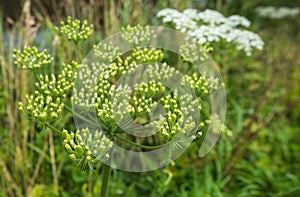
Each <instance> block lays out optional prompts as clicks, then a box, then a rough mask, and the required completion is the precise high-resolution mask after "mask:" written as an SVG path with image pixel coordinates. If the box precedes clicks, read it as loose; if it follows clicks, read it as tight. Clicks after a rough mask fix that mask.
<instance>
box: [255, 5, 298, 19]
mask: <svg viewBox="0 0 300 197" xmlns="http://www.w3.org/2000/svg"><path fill="white" fill-rule="evenodd" d="M255 12H256V13H257V14H258V16H260V17H262V18H270V19H282V18H287V17H296V16H297V15H299V14H300V8H290V7H278V8H276V7H273V6H265V7H264V6H260V7H257V8H256V9H255Z"/></svg>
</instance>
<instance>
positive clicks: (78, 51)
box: [75, 42, 83, 62]
mask: <svg viewBox="0 0 300 197" xmlns="http://www.w3.org/2000/svg"><path fill="white" fill-rule="evenodd" d="M75 46H76V52H77V54H78V56H79V62H82V60H83V59H82V55H81V52H80V51H81V50H80V46H79V42H76V43H75Z"/></svg>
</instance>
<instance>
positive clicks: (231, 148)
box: [0, 0, 300, 197]
mask: <svg viewBox="0 0 300 197" xmlns="http://www.w3.org/2000/svg"><path fill="white" fill-rule="evenodd" d="M298 3H299V2H298ZM262 5H274V6H296V5H299V4H297V2H296V1H285V0H282V1H276V2H274V1H271V0H267V1H266V0H264V1H262V0H253V1H247V0H231V1H222V0H215V1H192V0H187V1H181V0H175V1H170V0H159V1H154V0H145V1H139V0H118V1H108V0H107V1H96V0H94V1H93V0H90V1H75V0H63V1H40V0H32V1H30V0H25V1H23V2H20V5H15V6H16V9H18V7H19V8H20V12H19V13H20V14H19V15H17V16H15V17H8V15H7V13H5V16H3V17H1V20H0V23H1V24H0V28H1V31H0V43H1V44H0V66H1V70H0V81H1V83H0V196H99V192H100V187H101V163H99V164H98V165H97V167H96V170H95V172H92V171H88V170H87V171H81V170H80V169H78V168H76V167H75V166H74V164H73V162H72V161H71V159H69V157H68V154H67V152H66V151H65V149H64V147H63V142H62V139H61V138H62V137H61V136H60V135H57V134H55V133H52V132H51V131H48V132H46V134H41V133H39V130H40V129H39V128H38V126H37V125H35V123H34V122H30V121H28V120H27V119H26V118H25V117H22V116H21V115H20V113H19V112H18V109H17V105H16V103H17V102H18V101H20V100H21V101H24V99H25V94H26V93H27V92H29V91H32V88H31V87H32V80H31V79H32V77H33V76H31V75H30V74H29V73H27V72H25V71H22V70H19V69H16V68H15V66H14V64H13V59H12V52H13V49H14V48H19V49H21V48H22V47H23V46H24V45H35V46H37V47H38V48H40V49H43V48H47V49H48V51H50V53H51V54H52V55H53V56H54V57H55V60H56V61H55V62H54V63H53V65H51V68H49V71H46V72H50V71H51V72H55V71H56V70H57V69H59V67H58V66H57V65H60V63H61V62H62V61H66V60H69V62H71V60H72V59H73V58H75V47H74V46H73V45H70V44H68V43H67V42H59V41H58V37H57V36H56V33H55V31H54V28H53V27H54V25H55V24H58V21H61V20H64V19H65V17H66V16H68V15H70V16H72V17H74V18H78V19H87V20H88V21H89V22H90V23H92V24H94V27H95V34H94V35H93V37H92V38H91V39H90V40H89V41H88V42H87V43H86V44H85V45H84V46H82V47H83V54H86V53H87V52H88V51H89V50H90V48H91V46H92V45H93V44H94V43H96V42H98V41H101V40H102V39H103V38H105V37H106V36H108V35H110V34H112V33H116V32H118V31H119V30H120V28H121V27H122V26H125V25H127V24H131V25H136V24H141V25H149V24H151V25H160V24H161V22H160V20H159V19H157V18H156V17H155V15H156V13H157V12H158V11H159V10H161V9H163V8H167V7H172V8H176V9H178V10H183V9H185V8H187V7H193V8H197V9H205V8H210V9H216V10H219V11H221V12H222V13H223V14H224V15H230V14H240V15H243V16H246V17H247V18H249V19H250V20H251V21H252V23H253V25H252V28H253V31H255V32H258V33H259V34H260V35H261V36H262V38H263V40H264V41H265V43H266V46H265V48H264V50H263V51H257V52H255V53H254V55H253V56H251V57H247V56H246V55H245V54H243V53H242V52H238V53H237V52H234V51H230V50H228V51H222V50H218V49H215V51H214V53H213V54H212V56H213V58H214V59H215V61H216V62H217V63H218V64H219V66H220V69H221V72H222V75H223V77H224V80H225V81H226V87H227V89H226V91H227V105H228V106H227V117H226V125H227V127H228V129H229V131H228V132H227V133H223V134H222V135H221V137H220V139H219V141H218V143H217V145H216V146H215V148H214V149H213V150H212V151H211V152H210V153H209V154H208V155H207V156H205V157H204V158H199V157H198V156H197V151H198V148H199V146H200V144H197V143H195V144H194V145H193V146H191V147H190V148H189V149H188V150H187V151H186V152H185V154H184V155H182V156H181V157H180V158H179V159H178V160H176V162H175V163H174V164H173V165H169V166H167V167H164V168H163V169H160V170H157V171H152V172H147V173H129V172H122V171H117V170H113V171H112V175H111V184H110V194H109V196H130V197H131V196H180V197H184V196H204V197H206V196H207V197H208V196H276V195H282V196H297V192H298V195H299V190H300V165H299V164H300V96H299V95H300V86H299V81H300V72H299V71H300V56H299V50H300V21H299V20H297V18H286V19H281V20H268V19H261V18H259V17H257V16H256V14H255V13H254V11H253V10H254V8H255V7H257V6H262ZM5 9H6V8H4V10H5ZM68 120H70V117H65V118H64V119H62V121H61V127H72V125H73V123H72V122H70V121H68ZM117 172H118V173H117Z"/></svg>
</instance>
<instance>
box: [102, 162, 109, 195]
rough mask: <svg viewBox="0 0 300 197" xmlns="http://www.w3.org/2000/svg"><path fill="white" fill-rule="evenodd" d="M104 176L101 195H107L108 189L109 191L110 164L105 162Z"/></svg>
mask: <svg viewBox="0 0 300 197" xmlns="http://www.w3.org/2000/svg"><path fill="white" fill-rule="evenodd" d="M103 165H104V169H103V177H102V186H101V194H100V196H101V197H107V191H108V183H109V174H110V170H111V168H110V166H109V165H106V164H103Z"/></svg>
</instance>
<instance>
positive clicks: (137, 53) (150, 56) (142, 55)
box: [125, 48, 164, 64]
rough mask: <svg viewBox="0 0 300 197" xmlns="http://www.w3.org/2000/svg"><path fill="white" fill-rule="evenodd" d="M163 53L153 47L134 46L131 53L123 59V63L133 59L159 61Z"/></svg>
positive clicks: (139, 61)
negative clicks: (139, 47)
mask: <svg viewBox="0 0 300 197" xmlns="http://www.w3.org/2000/svg"><path fill="white" fill-rule="evenodd" d="M163 57H164V54H163V52H162V51H161V50H158V49H155V48H152V49H151V48H141V49H138V48H135V49H133V50H132V54H131V55H130V56H129V57H127V58H126V59H125V64H128V63H129V62H133V61H135V62H136V63H144V64H145V63H150V62H161V61H162V59H163Z"/></svg>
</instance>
